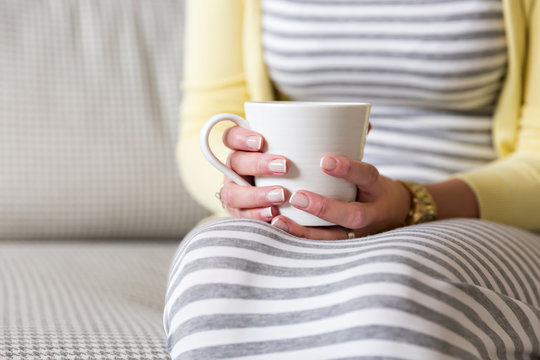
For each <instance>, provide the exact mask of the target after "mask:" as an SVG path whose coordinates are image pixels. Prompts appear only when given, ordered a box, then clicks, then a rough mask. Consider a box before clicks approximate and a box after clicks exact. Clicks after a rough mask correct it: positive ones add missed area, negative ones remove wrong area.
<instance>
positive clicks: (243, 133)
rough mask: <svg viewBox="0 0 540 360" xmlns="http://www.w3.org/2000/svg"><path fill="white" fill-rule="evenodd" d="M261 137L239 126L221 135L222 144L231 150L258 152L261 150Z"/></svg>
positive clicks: (262, 140)
mask: <svg viewBox="0 0 540 360" xmlns="http://www.w3.org/2000/svg"><path fill="white" fill-rule="evenodd" d="M263 142H264V138H263V137H262V135H260V134H258V133H256V132H255V131H251V130H248V129H245V128H243V127H240V126H233V127H230V128H228V129H227V130H225V132H224V133H223V143H224V144H225V146H227V147H228V148H230V149H233V150H244V151H259V150H261V149H262V146H263Z"/></svg>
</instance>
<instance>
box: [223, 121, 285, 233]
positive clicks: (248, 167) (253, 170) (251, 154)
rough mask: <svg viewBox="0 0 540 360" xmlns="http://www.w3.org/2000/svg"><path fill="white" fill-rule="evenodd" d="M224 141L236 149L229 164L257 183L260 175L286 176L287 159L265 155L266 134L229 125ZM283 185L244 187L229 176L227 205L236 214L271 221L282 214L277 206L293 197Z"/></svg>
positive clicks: (225, 197)
mask: <svg viewBox="0 0 540 360" xmlns="http://www.w3.org/2000/svg"><path fill="white" fill-rule="evenodd" d="M223 143H224V144H225V146H227V147H228V148H229V149H231V150H233V152H232V153H231V154H230V155H229V157H228V158H227V165H228V166H229V167H230V168H231V169H233V170H234V171H235V172H236V173H237V174H239V175H241V176H243V177H244V178H245V179H246V180H247V181H248V182H249V183H251V184H253V177H254V176H260V175H275V176H282V175H284V174H286V173H287V171H288V170H289V169H288V164H287V159H286V158H285V157H283V156H280V155H272V154H263V153H261V152H260V151H261V149H262V148H263V145H264V138H263V137H262V135H260V134H258V133H256V132H254V131H251V130H248V129H244V128H242V127H240V126H234V127H231V128H228V129H227V130H226V131H225V133H224V134H223ZM289 195H290V194H288V192H287V190H285V189H284V188H283V187H282V186H267V187H255V186H242V185H238V184H236V183H234V182H233V181H232V180H231V179H229V178H228V177H225V181H224V186H223V188H222V189H221V200H222V202H223V206H224V207H225V208H226V209H227V210H228V211H229V212H230V213H231V214H232V215H234V216H241V217H249V218H253V219H258V220H263V221H267V222H269V221H270V220H272V218H274V217H275V216H276V215H278V214H279V211H278V209H277V206H279V205H281V204H283V203H284V202H285V200H286V199H288V198H289Z"/></svg>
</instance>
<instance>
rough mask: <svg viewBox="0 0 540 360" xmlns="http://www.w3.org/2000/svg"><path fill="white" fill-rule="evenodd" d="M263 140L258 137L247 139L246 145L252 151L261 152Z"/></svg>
mask: <svg viewBox="0 0 540 360" xmlns="http://www.w3.org/2000/svg"><path fill="white" fill-rule="evenodd" d="M261 143H262V138H261V137H260V136H257V135H253V136H250V137H248V138H247V140H246V145H247V146H248V147H250V148H252V149H255V150H260V148H261Z"/></svg>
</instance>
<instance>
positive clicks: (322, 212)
mask: <svg viewBox="0 0 540 360" xmlns="http://www.w3.org/2000/svg"><path fill="white" fill-rule="evenodd" d="M314 203H315V209H314V215H315V216H317V217H324V216H326V214H328V209H329V207H330V203H329V201H328V199H326V198H320V199H318V200H315V201H314Z"/></svg>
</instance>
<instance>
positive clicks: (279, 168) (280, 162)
mask: <svg viewBox="0 0 540 360" xmlns="http://www.w3.org/2000/svg"><path fill="white" fill-rule="evenodd" d="M268 167H269V168H270V170H271V171H273V172H276V173H283V174H284V173H285V172H286V171H287V161H285V160H284V159H276V160H272V161H271V162H270V164H269V165H268Z"/></svg>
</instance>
